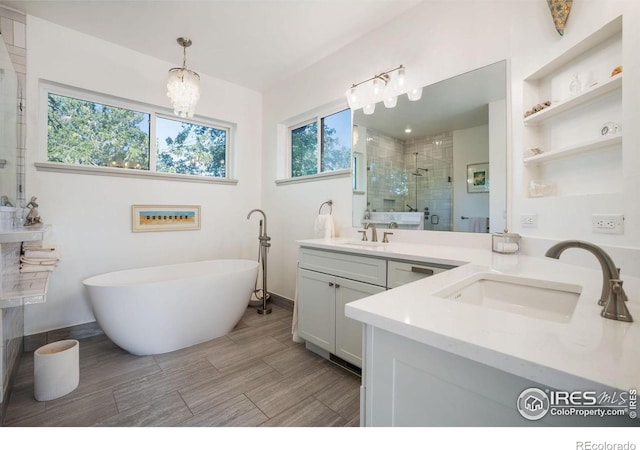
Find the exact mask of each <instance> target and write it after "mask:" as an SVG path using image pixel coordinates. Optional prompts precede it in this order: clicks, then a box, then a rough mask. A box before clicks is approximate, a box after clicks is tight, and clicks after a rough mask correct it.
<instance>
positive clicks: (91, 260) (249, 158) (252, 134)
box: [25, 16, 262, 335]
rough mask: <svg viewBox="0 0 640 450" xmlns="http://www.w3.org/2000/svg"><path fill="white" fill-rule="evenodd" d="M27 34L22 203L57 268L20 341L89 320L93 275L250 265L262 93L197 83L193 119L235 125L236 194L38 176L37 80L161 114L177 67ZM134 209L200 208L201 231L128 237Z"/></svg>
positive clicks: (39, 27)
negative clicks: (34, 203) (33, 209)
mask: <svg viewBox="0 0 640 450" xmlns="http://www.w3.org/2000/svg"><path fill="white" fill-rule="evenodd" d="M27 33H28V35H27V39H28V42H29V51H28V54H27V66H28V78H27V98H28V103H27V132H28V136H27V149H28V154H27V184H26V190H27V198H29V197H30V196H37V197H38V203H39V205H40V207H39V211H40V215H41V217H42V219H43V221H44V222H46V223H49V224H52V226H53V228H52V231H51V232H50V234H49V236H48V238H50V239H51V240H53V241H55V242H56V243H57V245H58V247H59V249H60V253H61V255H62V260H61V262H60V264H59V266H58V268H57V269H56V271H55V272H54V273H53V275H52V277H51V281H50V284H49V292H48V295H47V302H46V303H45V304H43V305H32V306H28V307H26V308H25V334H27V335H29V334H33V333H37V332H40V331H46V330H50V329H56V328H60V327H65V326H70V325H74V324H79V323H84V322H88V321H91V320H93V316H92V313H91V311H90V308H89V305H88V302H87V298H86V293H85V290H84V288H83V286H82V280H83V279H84V278H86V277H88V276H90V275H95V274H99V273H104V272H109V271H114V270H122V269H127V268H132V267H142V266H149V265H160V264H169V263H172V262H174V261H178V262H180V261H196V260H203V259H210V258H239V257H243V258H250V259H255V258H256V255H257V239H256V236H257V233H258V231H257V229H258V225H257V219H253V220H251V221H248V220H246V216H247V213H248V212H249V211H250V210H251V209H253V208H258V207H260V206H261V205H260V176H261V172H260V165H261V153H260V147H261V142H260V136H261V134H262V130H261V116H260V114H261V109H262V104H261V95H260V94H259V93H257V92H254V91H250V90H248V89H245V88H242V87H239V86H236V85H233V84H230V83H226V82H223V81H220V80H217V79H214V78H211V77H209V76H206V75H205V74H200V75H201V90H202V98H201V100H200V103H199V105H198V108H197V114H199V115H202V116H206V117H211V118H214V119H218V120H224V121H228V122H232V123H235V124H237V135H236V149H235V151H236V158H235V167H236V170H235V173H236V176H235V178H237V179H238V180H239V182H238V184H237V185H236V186H227V185H220V184H200V183H188V182H177V181H165V180H146V179H144V180H143V179H134V178H121V177H106V176H90V175H77V174H66V173H52V172H43V171H37V170H35V168H34V166H33V163H34V162H44V161H46V147H45V145H46V143H45V142H42V139H41V138H40V136H41V131H42V127H44V126H46V116H45V117H43V116H42V115H41V113H42V112H41V111H40V110H39V104H40V102H41V101H42V98H41V93H40V90H39V80H40V79H45V80H49V81H54V82H58V83H63V84H67V85H71V86H77V87H81V88H85V89H89V90H92V91H95V92H100V93H105V94H109V95H114V96H118V97H122V98H128V99H132V100H135V101H140V102H145V103H148V104H152V105H159V106H162V107H167V106H169V105H168V99H167V97H166V94H165V92H166V87H165V86H166V73H167V70H169V69H170V68H171V67H173V66H175V62H176V61H173V62H165V61H160V60H157V59H154V58H151V57H148V56H146V55H142V54H139V53H136V52H132V51H130V50H127V49H125V48H122V47H119V46H116V45H113V44H111V43H108V42H105V41H101V40H98V39H95V38H92V37H90V36H87V35H83V34H80V33H77V32H75V31H72V30H70V29H66V28H63V27H59V26H57V25H54V24H51V23H49V22H46V21H43V20H40V19H38V18H35V17H31V16H30V17H28V25H27ZM196 69H197V68H196ZM133 204H197V205H202V229H201V230H199V231H173V232H156V233H132V232H131V213H130V208H131V205H133ZM177 300H179V299H177Z"/></svg>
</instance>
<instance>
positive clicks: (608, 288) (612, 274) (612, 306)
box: [545, 240, 633, 322]
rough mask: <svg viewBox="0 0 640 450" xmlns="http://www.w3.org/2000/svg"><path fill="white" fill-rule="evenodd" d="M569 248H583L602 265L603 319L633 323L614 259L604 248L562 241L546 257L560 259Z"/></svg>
mask: <svg viewBox="0 0 640 450" xmlns="http://www.w3.org/2000/svg"><path fill="white" fill-rule="evenodd" d="M568 248H581V249H583V250H587V251H588V252H590V253H592V254H593V255H594V256H595V257H596V258H597V259H598V262H599V263H600V267H601V268H602V294H601V295H600V300H598V305H600V306H604V308H603V310H602V313H600V315H601V316H602V317H606V318H607V319H613V320H621V321H623V322H633V317H631V314H630V313H629V310H628V309H627V305H625V303H624V302H625V301H627V294H626V293H625V292H624V289H623V288H622V280H621V279H620V269H618V268H617V267H616V265H615V263H614V262H613V259H611V257H610V256H609V255H608V254H607V252H605V251H604V250H603V249H602V248H600V247H598V246H597V245H594V244H591V243H589V242H585V241H574V240H569V241H562V242H558V243H557V244H555V245H553V246H552V247H551V248H549V250H547V253H545V256H548V257H550V258H555V259H559V258H560V254H562V252H563V251H565V250H566V249H568Z"/></svg>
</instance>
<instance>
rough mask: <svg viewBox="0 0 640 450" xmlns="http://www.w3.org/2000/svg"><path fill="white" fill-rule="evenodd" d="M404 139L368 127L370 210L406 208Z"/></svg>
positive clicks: (368, 196) (400, 209)
mask: <svg viewBox="0 0 640 450" xmlns="http://www.w3.org/2000/svg"><path fill="white" fill-rule="evenodd" d="M403 146H404V144H403V142H402V141H401V140H400V139H396V138H393V137H390V136H385V135H384V134H381V133H379V132H378V131H376V130H369V129H368V130H367V198H368V208H369V210H370V211H405V209H404V205H405V203H404V202H405V200H406V197H407V193H408V191H407V170H406V167H405V165H406V162H405V159H404V152H403Z"/></svg>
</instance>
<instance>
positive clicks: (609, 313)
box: [600, 280, 633, 322]
mask: <svg viewBox="0 0 640 450" xmlns="http://www.w3.org/2000/svg"><path fill="white" fill-rule="evenodd" d="M609 285H610V287H611V291H610V293H609V298H608V299H607V303H606V305H605V307H604V309H603V310H602V312H601V313H600V315H601V316H602V317H605V318H607V319H613V320H621V321H623V322H633V317H631V313H629V310H628V309H627V305H625V304H624V302H625V301H626V300H627V294H626V293H625V292H624V289H623V288H622V280H609Z"/></svg>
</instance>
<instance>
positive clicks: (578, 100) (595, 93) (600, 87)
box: [524, 74, 622, 126]
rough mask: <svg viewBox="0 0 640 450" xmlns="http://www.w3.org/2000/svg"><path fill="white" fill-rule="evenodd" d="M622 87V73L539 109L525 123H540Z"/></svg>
mask: <svg viewBox="0 0 640 450" xmlns="http://www.w3.org/2000/svg"><path fill="white" fill-rule="evenodd" d="M621 88H622V74H619V75H616V76H613V77H611V78H610V79H608V80H607V81H605V82H604V83H600V84H596V85H595V86H593V87H591V88H589V89H587V90H585V91H583V92H581V93H580V94H578V95H576V96H575V97H571V98H570V99H568V100H565V101H563V102H559V103H555V104H551V106H549V107H547V108H545V109H543V110H541V111H538V112H537V113H534V114H532V115H530V116H528V117H525V119H524V124H525V125H527V126H531V125H538V124H539V123H541V122H544V121H546V120H549V119H551V118H552V117H556V116H557V115H559V114H562V113H564V112H567V111H570V110H572V109H574V108H576V107H578V106H580V105H583V104H585V103H588V102H590V101H591V100H595V99H597V98H599V97H602V96H603V95H606V94H608V93H609V92H613V91H615V90H616V89H621Z"/></svg>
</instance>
